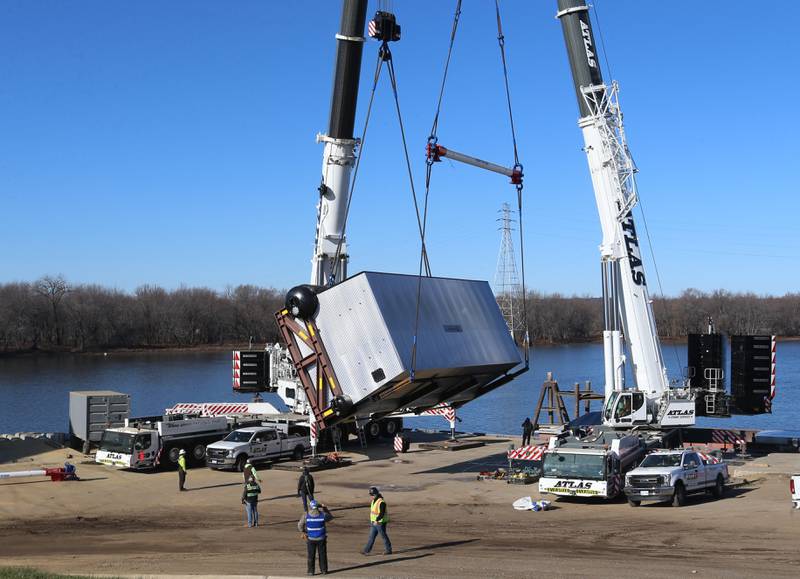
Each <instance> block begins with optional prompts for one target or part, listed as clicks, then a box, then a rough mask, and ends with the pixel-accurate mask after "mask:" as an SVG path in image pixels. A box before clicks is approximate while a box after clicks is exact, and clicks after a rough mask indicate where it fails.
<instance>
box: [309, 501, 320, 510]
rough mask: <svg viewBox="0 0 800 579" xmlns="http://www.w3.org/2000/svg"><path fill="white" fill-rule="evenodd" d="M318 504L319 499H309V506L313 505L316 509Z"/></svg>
mask: <svg viewBox="0 0 800 579" xmlns="http://www.w3.org/2000/svg"><path fill="white" fill-rule="evenodd" d="M317 505H318V503H317V501H315V500H311V501H309V503H308V506H309V507H311V508H312V509H316V508H317Z"/></svg>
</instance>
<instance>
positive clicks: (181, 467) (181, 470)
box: [178, 449, 186, 491]
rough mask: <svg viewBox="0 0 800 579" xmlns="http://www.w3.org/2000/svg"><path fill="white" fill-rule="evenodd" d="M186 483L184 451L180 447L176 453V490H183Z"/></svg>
mask: <svg viewBox="0 0 800 579" xmlns="http://www.w3.org/2000/svg"><path fill="white" fill-rule="evenodd" d="M185 484H186V451H185V450H183V449H181V450H180V452H179V453H178V490H180V491H185V490H186V489H185V488H184V487H183V485H185Z"/></svg>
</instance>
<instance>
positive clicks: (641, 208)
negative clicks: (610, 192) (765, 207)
mask: <svg viewBox="0 0 800 579" xmlns="http://www.w3.org/2000/svg"><path fill="white" fill-rule="evenodd" d="M598 3H599V0H595V2H594V4H593V5H592V9H593V10H594V19H595V21H596V22H597V33H598V35H599V36H600V45H601V46H602V47H603V60H604V61H605V63H606V69H607V70H608V76H609V78H611V79H612V80H613V78H614V76H613V75H612V74H611V63H610V62H609V58H608V50H606V43H605V40H604V38H603V28H602V26H601V25H600V13H599V12H598V10H597V4H598ZM625 153H626V154H627V155H628V157H629V158H630V160H631V164H632V165H633V173H632V174H631V179H632V180H633V181H634V187H635V191H636V200H637V205H638V206H639V213H640V214H641V216H642V223H643V225H644V233H645V237H647V248H648V250H649V252H650V258H651V259H652V260H653V271H654V272H655V274H656V283H657V284H658V294H659V297H661V299H662V300H666V296H665V295H664V286H663V285H662V284H661V272H660V271H659V269H658V262H657V261H656V253H655V250H654V249H653V240H652V238H651V237H650V228H649V227H648V226H647V216H646V215H645V211H644V204H643V203H642V196H641V195H640V194H639V188H638V187H637V186H636V184H635V182H636V177H635V175H636V173H638V172H639V169H638V168H637V167H636V163H635V162H634V160H633V155H631V152H630V149H628V146H627V142H626V144H625ZM651 307H652V306H651ZM653 316H655V312H653ZM670 349H671V350H672V353H673V354H674V355H675V362H676V363H677V366H678V369H680V367H681V359H680V356H678V351H677V350H676V349H675V348H670Z"/></svg>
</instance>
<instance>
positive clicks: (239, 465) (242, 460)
mask: <svg viewBox="0 0 800 579" xmlns="http://www.w3.org/2000/svg"><path fill="white" fill-rule="evenodd" d="M246 462H247V455H246V454H242V455H240V456H239V457H238V458H237V459H236V470H238V471H239V472H244V465H245V463H246Z"/></svg>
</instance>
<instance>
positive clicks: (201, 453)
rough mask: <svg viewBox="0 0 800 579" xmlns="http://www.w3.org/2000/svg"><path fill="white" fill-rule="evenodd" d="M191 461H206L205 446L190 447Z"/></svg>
mask: <svg viewBox="0 0 800 579" xmlns="http://www.w3.org/2000/svg"><path fill="white" fill-rule="evenodd" d="M192 459H193V460H195V461H196V462H203V461H204V460H205V459H206V445H205V444H195V445H194V446H193V447H192Z"/></svg>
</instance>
